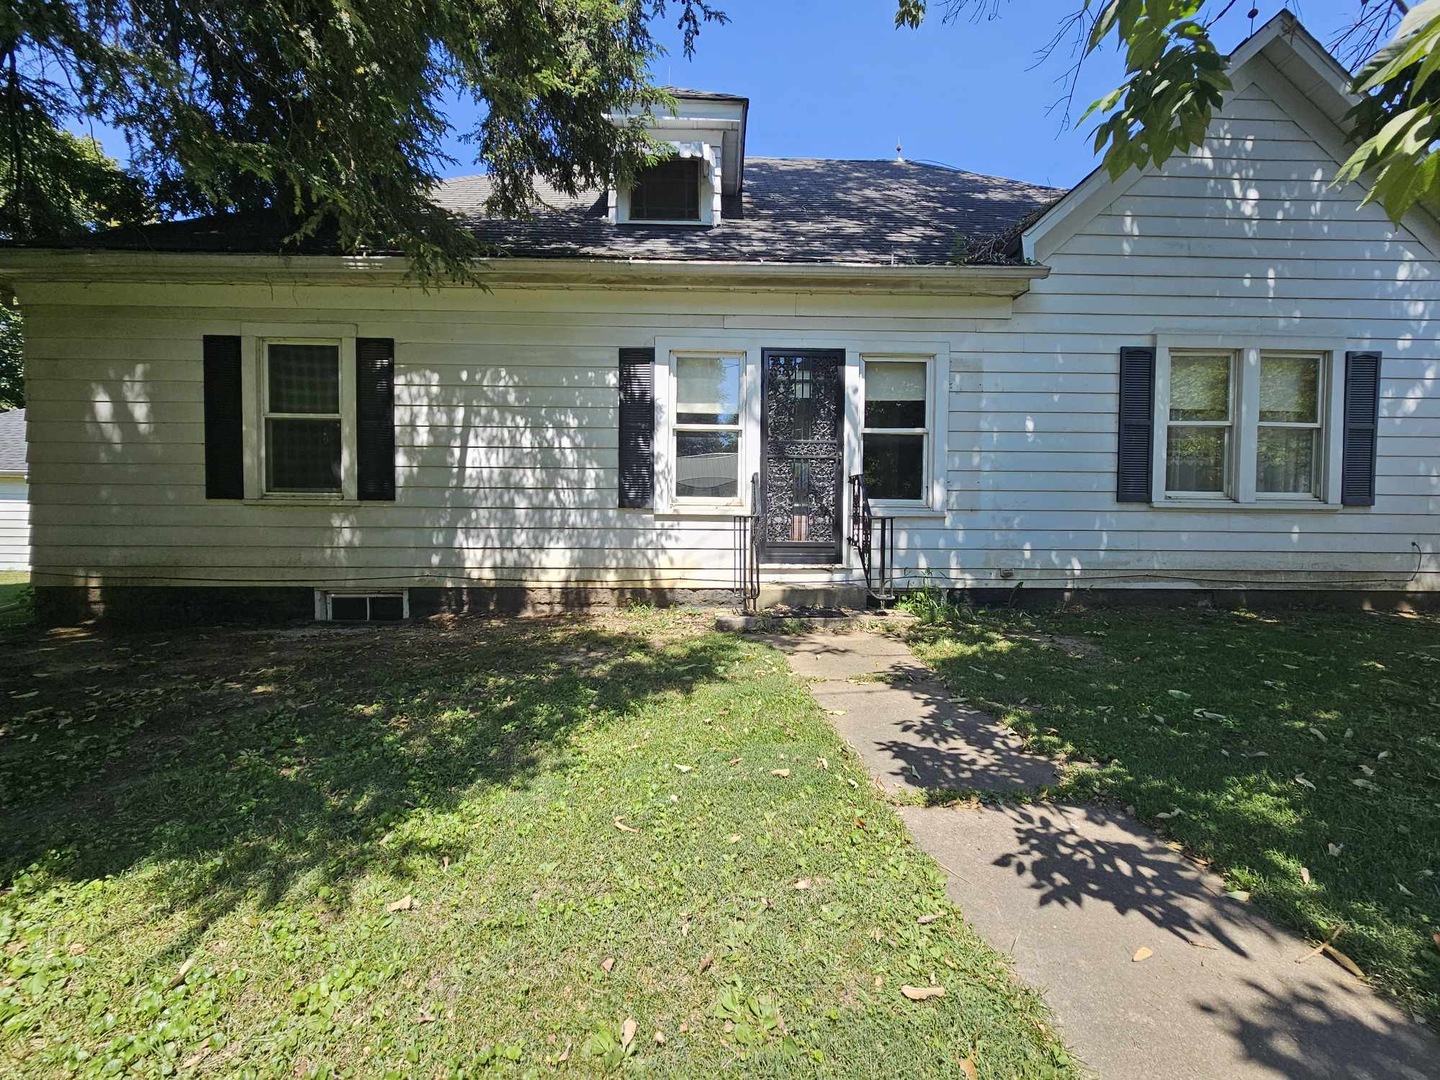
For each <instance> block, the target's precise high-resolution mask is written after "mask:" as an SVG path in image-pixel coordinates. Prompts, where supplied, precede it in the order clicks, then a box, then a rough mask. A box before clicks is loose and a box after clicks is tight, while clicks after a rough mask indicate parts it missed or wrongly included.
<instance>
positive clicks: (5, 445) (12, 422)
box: [0, 409, 28, 474]
mask: <svg viewBox="0 0 1440 1080" xmlns="http://www.w3.org/2000/svg"><path fill="white" fill-rule="evenodd" d="M27 471H28V470H27V469H26V465H25V410H24V409H11V410H10V411H9V412H0V473H21V474H24V473H26V472H27Z"/></svg>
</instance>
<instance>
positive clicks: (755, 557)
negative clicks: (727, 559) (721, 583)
mask: <svg viewBox="0 0 1440 1080" xmlns="http://www.w3.org/2000/svg"><path fill="white" fill-rule="evenodd" d="M760 513H761V506H760V474H759V473H752V474H751V476H750V515H749V516H748V517H742V518H740V606H741V608H742V609H743V610H745V611H746V612H748V613H750V614H751V615H756V614H759V612H760Z"/></svg>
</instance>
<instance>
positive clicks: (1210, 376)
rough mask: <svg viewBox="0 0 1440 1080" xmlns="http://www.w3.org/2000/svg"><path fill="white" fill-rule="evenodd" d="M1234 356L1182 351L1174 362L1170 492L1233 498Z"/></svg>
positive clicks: (1168, 442) (1168, 449)
mask: <svg viewBox="0 0 1440 1080" xmlns="http://www.w3.org/2000/svg"><path fill="white" fill-rule="evenodd" d="M1234 417H1235V354H1234V353H1232V352H1203V353H1201V352H1196V353H1188V352H1177V353H1172V354H1171V357H1170V423H1169V426H1168V428H1167V430H1166V447H1165V493H1166V494H1167V495H1181V496H1186V495H1193V496H1197V497H1202V498H1213V497H1218V496H1225V495H1227V494H1229V492H1230V490H1231V487H1230V474H1231V468H1230V463H1231V460H1232V455H1233V452H1234V445H1235V438H1234Z"/></svg>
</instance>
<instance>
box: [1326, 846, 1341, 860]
mask: <svg viewBox="0 0 1440 1080" xmlns="http://www.w3.org/2000/svg"><path fill="white" fill-rule="evenodd" d="M1325 850H1326V851H1327V852H1329V854H1330V857H1331V858H1332V859H1338V858H1339V857H1340V853H1341V852H1342V851H1344V850H1345V845H1344V844H1326V845H1325Z"/></svg>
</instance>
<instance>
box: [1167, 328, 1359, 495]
mask: <svg viewBox="0 0 1440 1080" xmlns="http://www.w3.org/2000/svg"><path fill="white" fill-rule="evenodd" d="M1155 346H1156V347H1155V407H1154V414H1153V420H1154V439H1153V442H1152V457H1151V490H1152V491H1153V492H1154V496H1153V499H1152V505H1154V506H1157V507H1173V508H1182V509H1218V508H1223V509H1237V508H1239V509H1249V510H1329V509H1338V508H1339V507H1340V505H1341V503H1340V455H1341V450H1342V444H1343V438H1342V435H1343V430H1344V429H1343V424H1344V408H1345V401H1344V384H1345V379H1344V363H1345V354H1346V352H1347V351H1349V350H1350V349H1351V348H1353V345H1352V343H1350V342H1345V341H1336V340H1335V339H1333V338H1332V339H1326V338H1302V337H1287V336H1284V335H1269V334H1223V335H1215V334H1157V335H1156V338H1155ZM1184 352H1228V353H1231V354H1233V355H1234V357H1235V359H1234V361H1233V362H1232V365H1231V411H1230V424H1231V451H1230V466H1229V470H1228V475H1227V477H1226V491H1225V493H1224V494H1223V495H1217V494H1213V493H1208V492H1200V493H1196V492H1167V491H1166V490H1165V471H1166V470H1165V464H1166V451H1167V447H1168V442H1169V440H1168V434H1169V427H1170V368H1171V362H1172V355H1173V354H1174V353H1184ZM1262 354H1288V355H1297V354H1309V355H1313V356H1318V357H1319V360H1320V395H1321V396H1320V408H1319V415H1320V422H1319V424H1318V427H1319V429H1320V451H1319V453H1318V454H1317V458H1318V459H1319V460H1318V471H1319V476H1318V477H1317V480H1316V485H1315V492H1314V493H1313V494H1287V493H1284V492H1260V491H1257V490H1256V487H1257V485H1256V463H1257V450H1258V442H1259V428H1260V422H1259V420H1260V358H1261V356H1262ZM1194 423H1196V422H1192V421H1177V426H1186V425H1193V424H1194ZM1267 426H1268V425H1267ZM1282 426H1283V425H1282Z"/></svg>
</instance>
